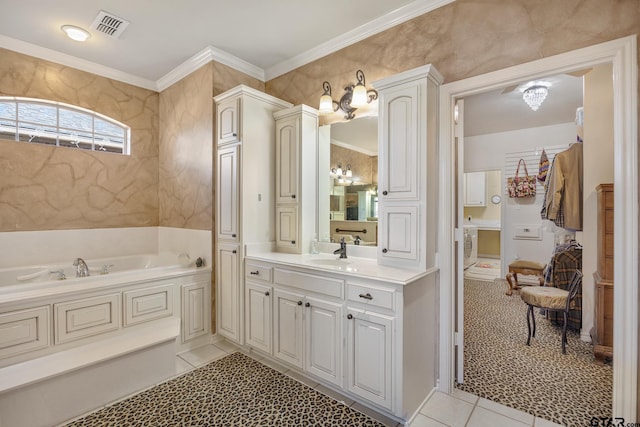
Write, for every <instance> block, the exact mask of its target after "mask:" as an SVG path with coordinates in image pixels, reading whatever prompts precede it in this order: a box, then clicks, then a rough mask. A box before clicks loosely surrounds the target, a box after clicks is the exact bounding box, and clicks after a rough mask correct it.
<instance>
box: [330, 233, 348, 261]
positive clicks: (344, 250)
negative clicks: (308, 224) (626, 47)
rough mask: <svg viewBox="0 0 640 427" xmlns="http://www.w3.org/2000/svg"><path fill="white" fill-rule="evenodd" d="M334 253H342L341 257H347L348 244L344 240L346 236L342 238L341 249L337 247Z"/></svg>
mask: <svg viewBox="0 0 640 427" xmlns="http://www.w3.org/2000/svg"><path fill="white" fill-rule="evenodd" d="M333 253H334V254H336V255H337V254H340V258H346V257H347V244H346V243H345V241H344V237H343V238H342V239H340V249H336V250H335V251H333Z"/></svg>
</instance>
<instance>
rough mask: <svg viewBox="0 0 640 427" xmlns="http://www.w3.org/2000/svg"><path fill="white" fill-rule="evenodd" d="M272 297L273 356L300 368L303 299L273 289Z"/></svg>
mask: <svg viewBox="0 0 640 427" xmlns="http://www.w3.org/2000/svg"><path fill="white" fill-rule="evenodd" d="M273 297H274V305H273V310H274V311H273V315H274V321H273V334H274V337H273V345H274V349H273V355H274V356H275V357H276V358H278V359H280V360H283V361H285V362H287V363H290V364H292V365H294V366H297V367H298V368H302V367H303V359H302V351H303V342H302V339H303V336H302V323H303V320H302V308H303V307H302V304H303V300H304V297H303V296H302V295H299V294H294V293H290V292H285V291H282V290H280V289H274V291H273Z"/></svg>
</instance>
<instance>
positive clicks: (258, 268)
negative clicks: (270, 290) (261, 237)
mask: <svg viewBox="0 0 640 427" xmlns="http://www.w3.org/2000/svg"><path fill="white" fill-rule="evenodd" d="M272 271H273V269H272V268H271V267H267V266H264V265H260V264H254V263H250V262H247V263H246V264H245V265H244V274H245V276H247V278H248V279H253V280H260V281H263V282H269V283H271V272H272Z"/></svg>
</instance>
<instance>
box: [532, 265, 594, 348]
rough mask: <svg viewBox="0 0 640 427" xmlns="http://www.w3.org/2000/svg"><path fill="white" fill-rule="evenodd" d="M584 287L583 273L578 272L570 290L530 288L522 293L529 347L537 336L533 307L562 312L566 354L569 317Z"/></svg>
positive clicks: (563, 345) (563, 339)
mask: <svg viewBox="0 0 640 427" xmlns="http://www.w3.org/2000/svg"><path fill="white" fill-rule="evenodd" d="M581 285H582V273H581V272H580V271H579V270H576V272H575V273H574V275H573V277H572V278H571V283H569V289H568V290H566V291H565V290H564V289H560V288H554V287H552V286H528V287H526V288H523V289H522V291H520V297H521V298H522V301H524V303H525V304H527V329H528V331H529V336H528V337H527V345H530V343H531V337H535V336H536V318H535V314H534V312H533V307H539V308H542V309H544V310H546V311H561V312H562V314H563V315H564V319H563V320H564V321H563V323H562V353H566V352H567V351H566V344H567V316H568V315H569V310H571V309H573V308H574V306H575V296H576V294H577V293H578V291H579V290H580V287H581Z"/></svg>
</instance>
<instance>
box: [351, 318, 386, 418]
mask: <svg viewBox="0 0 640 427" xmlns="http://www.w3.org/2000/svg"><path fill="white" fill-rule="evenodd" d="M347 319H348V320H347V322H348V323H347V345H348V348H347V388H348V390H349V391H350V392H352V393H354V394H357V395H358V396H361V397H363V398H365V399H367V400H368V401H371V402H374V403H376V404H378V405H380V406H382V407H385V408H387V409H390V408H391V403H392V400H391V385H392V363H391V350H392V343H393V340H392V338H393V317H390V316H386V315H384V314H380V313H375V312H369V311H365V310H359V309H357V308H354V307H347Z"/></svg>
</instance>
